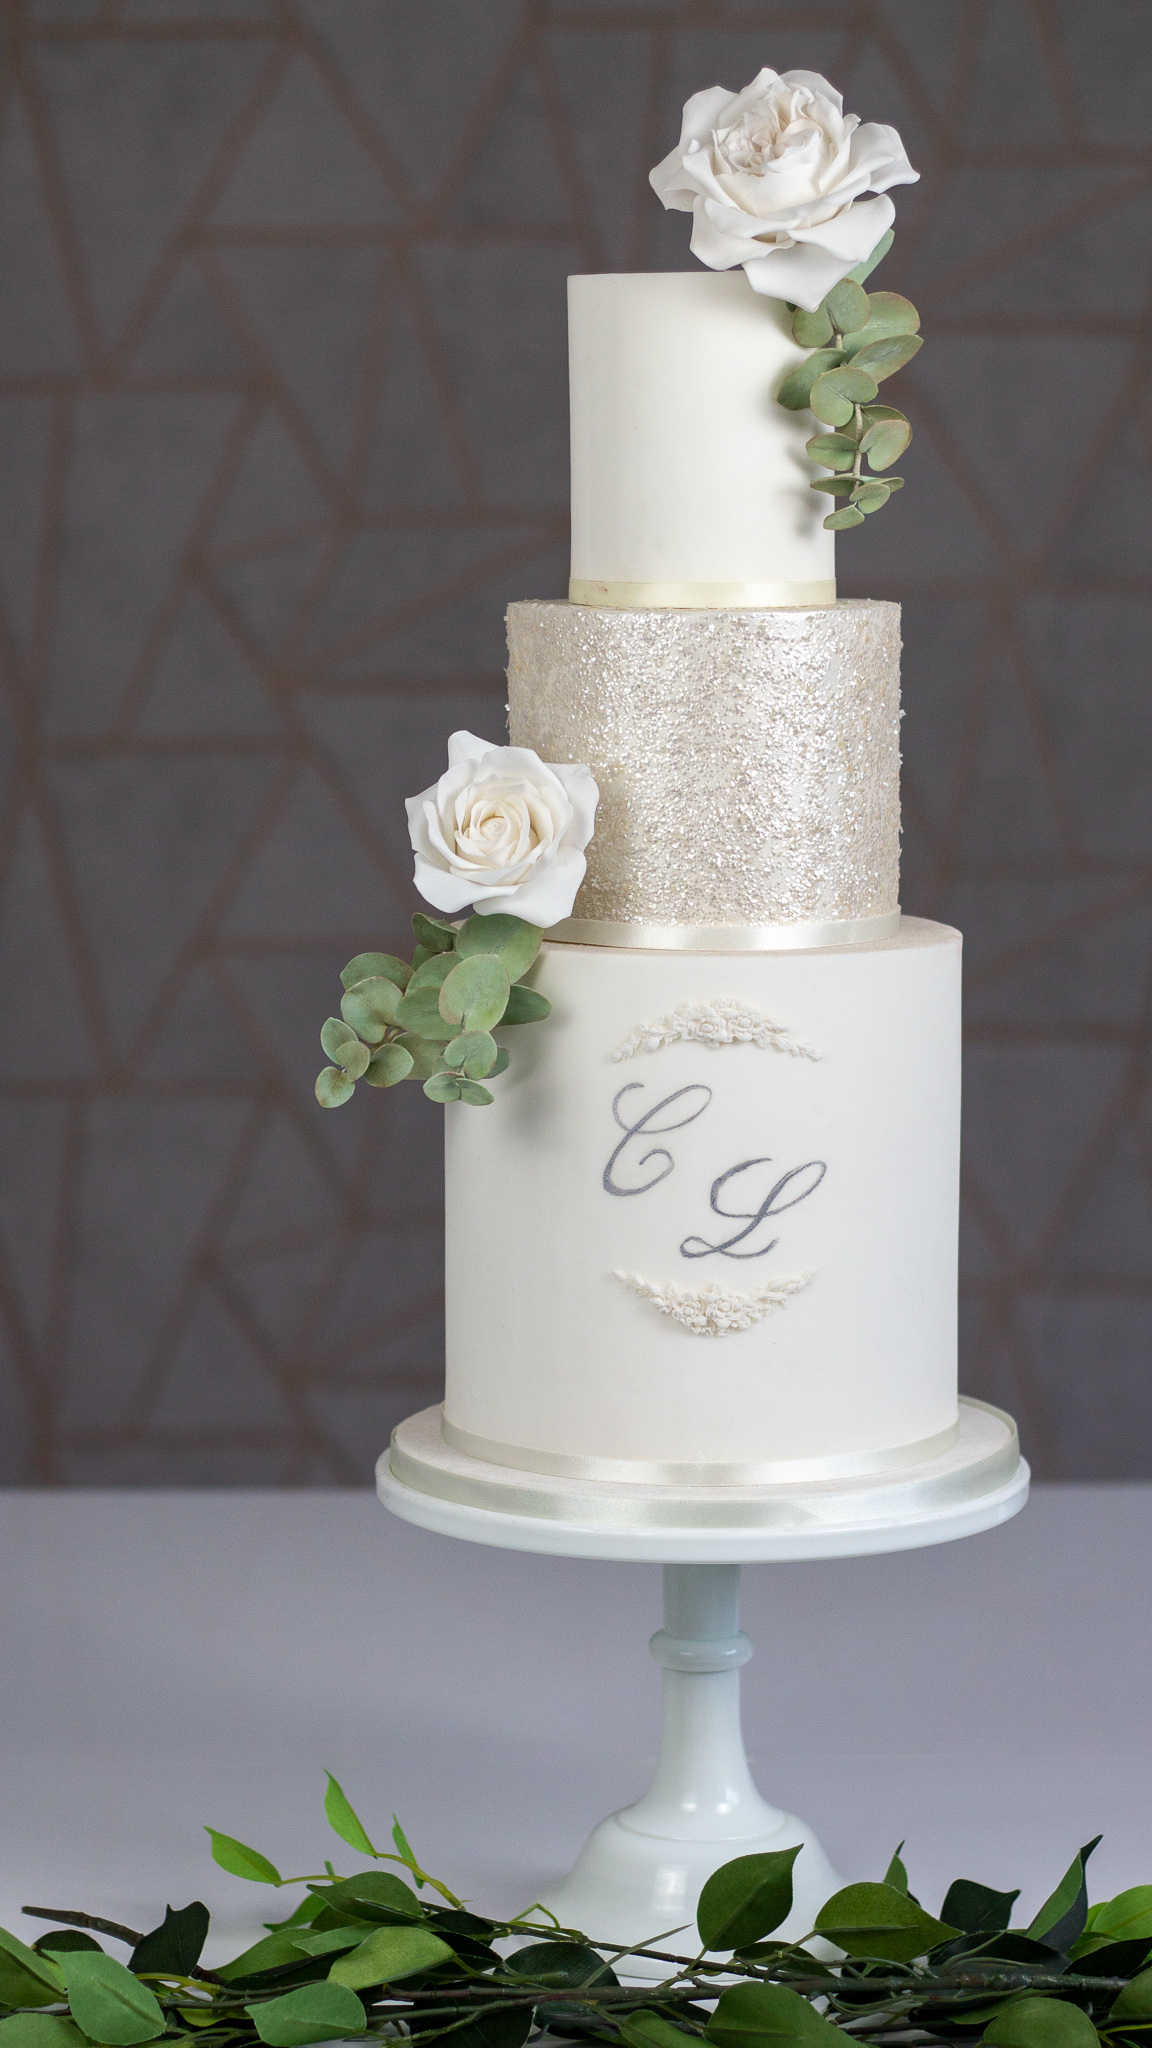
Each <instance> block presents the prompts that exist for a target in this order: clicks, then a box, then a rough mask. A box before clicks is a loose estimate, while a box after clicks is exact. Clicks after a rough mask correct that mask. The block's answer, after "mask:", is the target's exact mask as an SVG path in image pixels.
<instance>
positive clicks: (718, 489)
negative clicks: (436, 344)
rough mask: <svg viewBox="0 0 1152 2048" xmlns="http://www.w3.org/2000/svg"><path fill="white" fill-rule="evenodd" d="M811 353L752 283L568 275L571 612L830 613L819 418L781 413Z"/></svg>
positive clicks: (695, 276) (688, 275)
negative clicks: (759, 609)
mask: <svg viewBox="0 0 1152 2048" xmlns="http://www.w3.org/2000/svg"><path fill="white" fill-rule="evenodd" d="M807 353H808V351H807V350H806V349H801V348H799V347H798V346H797V344H796V343H795V342H794V341H793V339H792V332H791V326H790V315H789V313H788V311H787V309H786V307H784V306H783V305H782V304H780V303H779V301H777V300H775V299H765V298H760V297H759V296H758V295H757V294H756V293H755V292H754V291H753V290H752V287H751V286H750V284H749V283H748V280H747V278H746V277H745V275H744V273H743V271H742V270H732V271H724V272H714V271H684V272H679V271H674V272H668V273H654V274H639V275H634V276H628V275H624V276H599V277H570V278H569V280H568V362H569V377H570V387H571V419H572V582H571V586H570V590H569V595H570V597H571V598H572V600H573V602H576V603H583V604H599V605H620V606H625V607H629V606H633V605H640V606H659V605H675V606H705V607H716V606H739V607H741V608H744V607H747V606H750V605H791V604H799V605H811V604H829V603H831V602H832V600H833V599H834V598H835V595H836V562H835V537H834V535H833V534H831V533H826V532H825V531H824V527H823V519H824V515H825V513H826V512H827V511H828V509H829V500H828V499H827V498H826V497H824V496H823V495H822V494H820V493H818V492H814V491H812V490H810V489H809V487H808V486H809V480H810V478H812V477H814V476H816V475H818V474H820V472H819V471H818V470H817V469H816V468H815V467H814V465H813V464H812V463H811V461H810V460H809V458H808V456H807V455H806V453H805V448H804V444H805V442H806V440H807V439H808V437H809V435H810V434H811V433H812V421H811V417H810V415H809V414H808V413H794V412H788V411H786V410H785V408H784V407H783V406H780V405H778V404H777V403H776V392H777V391H778V389H779V387H780V385H781V384H782V382H783V381H784V378H785V377H786V376H787V374H788V373H789V371H790V370H792V369H793V368H794V367H795V365H796V364H797V363H798V362H800V361H802V360H803V358H804V357H805V356H806V354H807Z"/></svg>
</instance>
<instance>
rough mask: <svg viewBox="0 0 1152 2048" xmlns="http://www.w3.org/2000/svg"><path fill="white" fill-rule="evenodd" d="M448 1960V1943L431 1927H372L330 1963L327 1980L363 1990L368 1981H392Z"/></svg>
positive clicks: (437, 1965) (419, 1972) (353, 1989)
mask: <svg viewBox="0 0 1152 2048" xmlns="http://www.w3.org/2000/svg"><path fill="white" fill-rule="evenodd" d="M451 1960H452V1950H451V1949H450V1948H449V1946H448V1943H447V1942H446V1941H441V1939H440V1936H439V1935H438V1934H433V1933H432V1932H431V1930H430V1928H427V1927H374V1928H373V1930H372V1932H371V1934H370V1935H369V1936H368V1938H367V1940H366V1941H362V1942H361V1943H360V1946H359V1948H354V1949H353V1951H352V1953H351V1955H348V1956H341V1957H340V1960H339V1962H336V1963H333V1965H332V1968H331V1969H330V1970H329V1972H328V1982H329V1983H330V1984H347V1985H348V1987H349V1989H350V1990H352V1991H366V1990H367V1989H368V1987H369V1985H371V1984H392V1983H394V1982H395V1981H396V1980H397V1979H399V1978H401V1977H415V1976H418V1975H423V1973H424V1972H425V1971H427V1970H435V1969H437V1968H438V1967H439V1965H440V1964H441V1963H450V1962H451Z"/></svg>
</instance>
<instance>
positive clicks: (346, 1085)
mask: <svg viewBox="0 0 1152 2048" xmlns="http://www.w3.org/2000/svg"><path fill="white" fill-rule="evenodd" d="M355 1093H356V1083H355V1081H352V1080H349V1078H348V1075H347V1074H346V1073H345V1072H344V1069H343V1067H322V1068H321V1070H320V1072H319V1073H318V1074H317V1076H316V1100H317V1102H318V1103H319V1104H320V1107H321V1109H339V1107H340V1104H341V1103H342V1102H347V1100H348V1098H349V1096H350V1095H355Z"/></svg>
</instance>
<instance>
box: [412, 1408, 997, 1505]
mask: <svg viewBox="0 0 1152 2048" xmlns="http://www.w3.org/2000/svg"><path fill="white" fill-rule="evenodd" d="M440 1428H441V1431H442V1433H443V1436H444V1441H445V1443H446V1444H448V1445H449V1447H450V1448H451V1449H452V1450H454V1451H462V1452H463V1454H464V1456H465V1457H466V1458H480V1459H482V1460H483V1462H484V1463H485V1464H487V1465H505V1466H510V1467H511V1468H512V1470H513V1471H515V1472H543V1473H547V1474H548V1476H549V1477H551V1478H553V1479H607V1480H610V1481H615V1482H616V1483H617V1484H623V1485H628V1486H795V1485H806V1484H807V1485H812V1484H817V1485H818V1484H821V1483H822V1482H823V1481H824V1480H826V1479H866V1478H873V1477H878V1476H881V1475H883V1474H885V1473H890V1472H899V1471H901V1470H903V1469H904V1468H905V1467H907V1466H910V1465H927V1464H929V1463H930V1462H931V1460H932V1459H933V1458H938V1457H941V1456H942V1455H943V1453H944V1452H945V1451H948V1450H951V1448H952V1445H953V1444H954V1443H955V1442H956V1439H957V1437H958V1436H959V1434H960V1423H959V1420H957V1421H956V1422H951V1423H949V1425H948V1427H947V1429H941V1430H938V1431H937V1433H936V1434H935V1436H925V1437H921V1438H920V1439H919V1441H918V1442H917V1443H911V1444H900V1445H898V1446H897V1447H896V1449H895V1450H887V1451H856V1452H850V1453H848V1454H846V1455H845V1456H843V1457H839V1458H752V1459H744V1458H738V1459H726V1460H724V1461H723V1462H721V1463H718V1464H702V1463H700V1462H698V1461H694V1460H680V1459H670V1458H586V1457H574V1456H572V1455H571V1454H570V1453H568V1452H563V1451H536V1450H528V1449H526V1448H525V1447H524V1446H523V1445H521V1444H505V1443H501V1442H500V1441H499V1440H498V1439H497V1438H495V1437H488V1436H474V1435H473V1434H472V1431H471V1430H470V1429H461V1428H459V1426H458V1425H457V1424H456V1423H454V1422H449V1420H448V1417H447V1416H446V1415H445V1414H444V1412H443V1410H441V1415H440Z"/></svg>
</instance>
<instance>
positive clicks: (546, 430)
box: [0, 0, 1152, 1485]
mask: <svg viewBox="0 0 1152 2048" xmlns="http://www.w3.org/2000/svg"><path fill="white" fill-rule="evenodd" d="M8 24H9V26H8V42H7V46H6V52H5V57H6V70H5V83H4V100H3V111H2V119H3V126H2V130H0V277H2V278H3V280H4V305H3V314H2V321H0V483H2V493H0V494H2V500H3V503H2V510H0V612H2V616H0V662H2V666H3V714H2V715H3V718H4V722H5V727H6V731H5V736H4V739H5V743H4V761H5V768H4V784H3V789H2V792H0V802H2V809H0V890H2V895H0V955H2V958H0V1013H2V1021H0V1060H2V1068H0V1148H2V1154H3V1169H4V1184H3V1192H2V1194H0V1342H2V1344H3V1347H4V1355H3V1359H2V1361H0V1478H2V1479H3V1480H5V1481H6V1482H8V1483H15V1484H19V1483H32V1484H42V1483H47V1484H79V1485H91V1484H104V1485H109V1484H111V1485H117V1484H124V1485H149V1484H152V1485H155V1484H220V1485H228V1484H244V1485H252V1484H256V1485H259V1484H265V1483H267V1484H276V1485H292V1484H342V1483H361V1482H362V1481H364V1480H365V1479H366V1477H367V1475H368V1473H369V1471H370V1467H371V1462H372V1459H373V1457H374V1455H375V1453H376V1452H377V1450H378V1449H379V1448H380V1447H381V1446H382V1444H383V1443H384V1441H385V1439H386V1435H387V1431H388V1428H389V1426H390V1425H391V1423H392V1422H393V1421H395V1420H396V1419H397V1418H398V1417H399V1416H400V1415H402V1414H404V1413H406V1412H408V1411H410V1410H411V1409H412V1408H414V1407H416V1406H420V1405H423V1404H424V1403H425V1402H426V1401H428V1400H431V1399H434V1398H435V1395H436V1392H437V1386H438V1380H439V1373H440V1364H441V1336H440V1319H441V1310H442V1302H441V1272H440V1234H439V1233H440V1200H441V1187H440V1165H439V1159H438V1148H439V1139H440V1117H441V1113H440V1112H439V1111H438V1110H434V1109H433V1108H432V1107H431V1106H430V1105H429V1104H427V1103H426V1102H425V1101H424V1099H423V1097H422V1096H421V1094H420V1093H419V1091H418V1090H415V1089H411V1090H408V1089H399V1090H397V1091H396V1092H395V1093H394V1094H391V1095H387V1096H375V1095H371V1096H364V1095H363V1094H358V1096H357V1099H356V1104H355V1106H354V1107H352V1108H349V1109H347V1110H345V1111H342V1112H340V1113H339V1114H335V1115H333V1114H331V1113H325V1112H323V1111H321V1110H319V1109H318V1108H317V1106H316V1104H315V1102H314V1099H313V1096H312V1081H313V1078H314V1075H315V1072H316V1068H317V1065H318V1062H319V1048H318V1045H317V1039H316V1034H317V1027H318V1024H319V1022H320V1020H321V1019H322V1018H323V1017H324V1016H325V1015H326V1014H328V1012H329V1010H330V1009H331V1008H332V1007H333V1000H334V998H333V991H334V989H335V987H336V975H337V973H338V970H339V968H340V966H341V964H342V963H343V961H344V960H345V959H346V958H347V957H348V956H349V955H351V954H352V953H354V952H356V951H359V950H360V949H362V948H364V947H367V946H370V945H371V946H381V945H382V946H386V947H392V948H399V947H401V946H402V945H403V944H404V941H405V936H406V932H407V924H408V917H409V915H410V912H411V910H412V908H413V907H414V904H415V898H414V897H413V894H412V889H411V883H410V879H409V855H408V848H407V840H406V832H405V826H404V816H403V810H402V807H401V799H402V798H403V796H404V795H406V794H408V793H410V792H411V791H412V790H414V789H418V788H420V787H422V786H423V785H424V784H425V783H427V782H428V781H430V780H431V779H432V778H433V776H434V775H435V774H437V773H438V772H439V768H440V766H441V764H442V761H443V754H444V740H445V736H446V734H447V733H448V732H449V731H450V730H451V729H452V728H453V726H455V725H457V724H467V725H469V726H472V727H475V728H476V729H478V730H479V731H480V732H482V733H486V734H488V735H490V736H491V737H492V738H494V739H498V738H499V737H500V736H501V732H502V724H503V681H502V666H503V647H502V613H503V609H504V606H505V604H506V603H507V601H508V600H509V599H510V598H512V597H519V596H528V595H537V596H550V595H551V596H554V595H559V594H561V593H562V592H563V590H564V587H565V577H566V500H567V474H566V460H567V452H566V432H567V426H566V394H565V340H564V278H565V276H566V274H567V273H568V272H570V271H572V270H603V269H648V268H656V269H669V268H673V269H685V268H690V267H692V261H691V258H690V257H689V255H688V252H687V234H688V223H687V221H686V219H685V218H684V217H683V216H682V215H666V214H665V213H664V212H663V211H662V209H661V208H660V206H659V205H658V204H657V202H656V200H655V199H654V197H653V195H652V194H651V193H650V191H649V189H648V186H647V176H646V174H647V171H648V167H649V165H651V164H652V163H654V162H655V161H656V160H657V159H658V157H660V156H661V155H663V154H664V152H665V151H666V150H667V148H668V147H669V146H670V143H671V142H672V140H673V139H674V138H675V135H676V133H677V131H678V121H679V108H680V104H681V102H682V100H683V99H684V98H685V96H686V95H687V93H688V92H690V91H693V90H696V89H698V88H700V87H702V86H705V85H709V84H712V83H714V82H722V83H725V84H727V85H729V86H730V87H733V88H736V87H739V86H741V85H743V84H744V83H745V82H746V80H747V79H748V78H749V77H751V76H752V74H753V73H754V72H755V70H756V69H757V68H758V67H759V66H760V65H761V64H762V63H766V62H767V63H772V64H774V65H775V66H777V68H779V69H786V68H788V67H791V66H794V65H801V66H804V67H807V68H810V69H815V70H820V71H824V72H825V73H826V74H827V75H828V76H829V77H830V78H832V79H833V80H834V81H835V82H836V83H837V84H839V85H840V86H841V87H842V88H843V89H844V91H845V94H846V98H847V101H848V104H849V106H851V107H854V108H857V109H859V110H860V112H861V113H862V114H863V116H864V117H865V118H866V119H873V120H883V121H889V122H893V123H894V124H895V125H896V126H897V127H898V128H899V129H900V131H901V133H902V135H903V136H904V139H905V142H906V144H907V147H908V150H909V154H910V156H911V158H912V160H913V162H914V163H915V164H916V165H918V166H919V167H920V168H921V170H922V172H923V180H922V183H921V184H919V185H918V186H915V187H911V188H908V189H906V190H904V191H902V192H900V193H899V194H898V195H897V212H898V235H897V243H896V248H895V250H894V252H893V254H892V256H891V257H890V258H889V260H888V263H887V264H886V266H885V270H884V273H883V279H882V282H883V284H884V285H885V286H887V287H889V288H893V289H897V290H905V291H907V292H908V293H909V294H910V295H911V296H912V297H913V298H914V299H915V301H916V303H917V305H918V306H919V307H920V309H921V312H922V314H923V319H924V327H925V331H926V333H927V335H928V338H929V345H928V346H927V347H926V348H925V350H924V351H923V354H922V356H921V357H919V358H918V360H917V361H916V363H915V364H914V365H912V367H911V368H910V369H908V370H907V371H906V372H905V373H904V374H903V375H902V377H901V380H900V385H901V393H900V403H901V404H902V405H904V406H905V407H906V409H907V411H908V412H909V414H910V416H911V417H912V419H913V422H914V427H915V435H916V438H915V442H914V446H913V450H912V453H911V454H910V456H909V458H908V462H907V468H906V474H907V476H908V479H909V488H908V490H907V491H906V492H904V493H903V495H902V496H901V497H899V498H897V499H896V500H895V501H894V502H893V504H892V506H891V507H890V508H889V510H887V511H886V512H885V513H884V515H883V517H882V518H881V519H878V520H875V521H871V520H870V521H869V522H868V524H867V526H866V527H864V528H863V529H862V530H860V531H859V532H856V533H849V534H846V535H844V536H843V537H842V539H841V543H840V549H839V556H840V572H841V587H842V589H843V591H844V592H845V594H848V595H861V594H870V595H872V596H875V597H885V598H887V597H893V598H900V599H901V600H902V601H903V602H904V605H905V640H906V654H905V690H906V695H905V703H906V707H907V718H906V725H905V733H906V738H905V753H906V771H907V772H906V786H905V798H904V803H905V812H904V815H905V887H904V901H905V905H906V907H908V908H910V909H913V910H916V911H918V912H921V913H926V914H929V915H932V916H937V917H941V918H944V919H947V920H950V921H953V922H956V923H958V924H960V925H962V926H963V928H964V930H965V933H966V937H967V953H966V960H967V984H966V986H967V1010H966V1018H967V1094H966V1112H965V1114H966V1126H965V1137H966V1152H965V1182H964V1243H963V1276H964V1277H963V1311H964V1383H965V1386H966V1387H967V1389H968V1390H969V1391H970V1392H974V1393H979V1394H982V1395H985V1396H987V1397H989V1398H991V1399H993V1400H995V1401H998V1402H1002V1403H1003V1404H1004V1405H1006V1406H1009V1407H1011V1408H1012V1409H1013V1410H1014V1411H1015V1412H1016V1413H1017V1414H1018V1416H1019V1417H1020V1421H1021V1426H1022V1430H1023V1433H1024V1437H1025V1440H1026V1445H1027V1448H1028V1450H1029V1452H1030V1454H1031V1456H1032V1457H1033V1459H1034V1460H1035V1463H1036V1465H1037V1467H1038V1469H1039V1470H1040V1471H1041V1472H1042V1473H1043V1474H1044V1475H1045V1476H1048V1477H1052V1478H1071V1477H1085V1478H1107V1477H1137V1476H1143V1477H1147V1476H1149V1474H1152V1096H1150V1086H1149V1046H1150V1012H1152V692H1150V691H1149V687H1148V648H1149V642H1150V638H1152V400H1150V397H1149V392H1148V381H1147V365H1148V344H1149V339H1150V338H1152V273H1150V261H1149V250H1150V246H1152V238H1150V230H1152V160H1150V156H1149V131H1148V107H1149V104H1150V103H1152V14H1150V13H1149V10H1148V9H1147V8H1146V7H1145V6H1143V5H1140V4H1136V0H1093V5H1092V6H1091V7H1086V6H1084V5H1083V4H1082V0H1033V4H1026V0H995V4H994V5H983V4H980V0H821V4H819V5H815V4H813V5H804V4H799V5H793V6H786V5H769V4H760V0H743V4H742V0H731V4H728V5H724V4H720V0H717V4H707V0H701V4H696V5H683V6H680V5H677V4H674V0H601V4H593V0H589V4H584V5H579V4H572V5H562V4H559V0H556V4H545V0H534V4H525V0H24V4H23V5H20V4H19V0H14V4H13V5H12V6H11V7H10V8H9V13H8ZM899 1258H900V1247H899V1245H898V1244H894V1245H893V1247H892V1259H893V1275H894V1278H898V1277H899Z"/></svg>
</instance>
